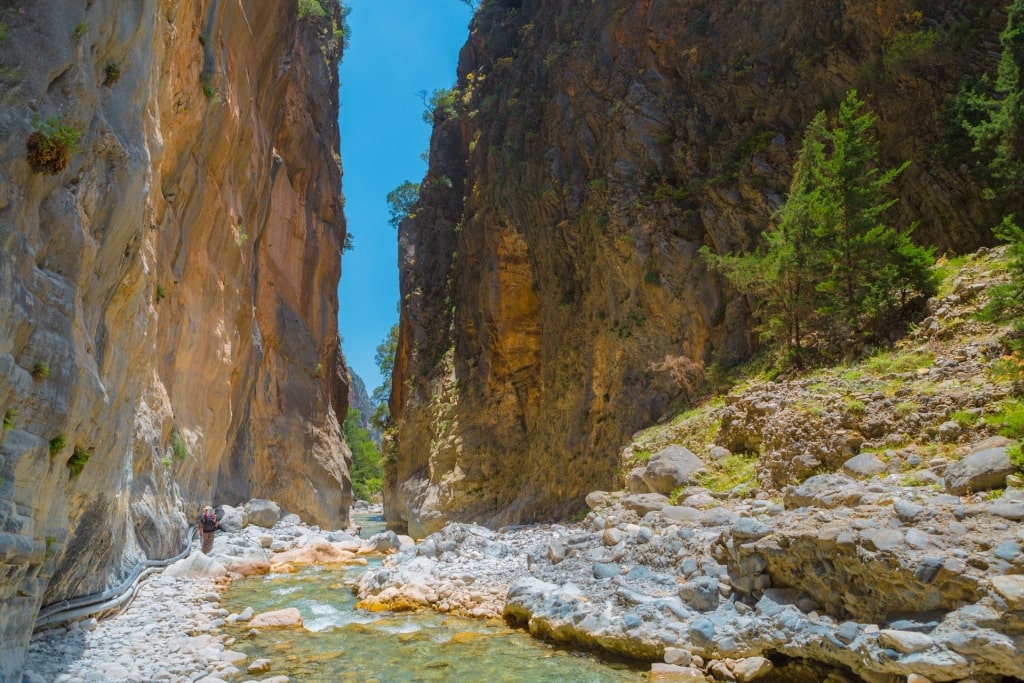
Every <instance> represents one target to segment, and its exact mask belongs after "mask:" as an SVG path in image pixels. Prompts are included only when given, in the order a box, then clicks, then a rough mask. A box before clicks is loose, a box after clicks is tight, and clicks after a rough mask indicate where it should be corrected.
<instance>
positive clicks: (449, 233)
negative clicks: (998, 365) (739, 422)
mask: <svg viewBox="0 0 1024 683" xmlns="http://www.w3.org/2000/svg"><path fill="white" fill-rule="evenodd" d="M1004 4H1005V3H1003V2H1002V1H999V2H996V1H993V0H985V1H983V2H967V1H966V0H964V1H959V2H935V1H930V0H916V1H914V2H911V1H910V0H897V1H896V2H877V1H874V0H842V1H840V0H829V1H826V2H813V3H808V2H804V1H802V0H782V1H781V2H766V1H764V0H729V1H727V2H722V1H720V0H714V1H712V0H609V1H607V2H592V1H591V0H484V2H482V3H481V5H480V7H479V9H478V10H477V13H476V16H475V18H474V20H473V22H472V25H471V27H470V28H471V31H470V37H469V41H468V42H467V44H466V46H465V48H464V49H463V51H462V54H461V57H460V67H459V73H458V81H457V84H456V87H455V88H454V89H453V91H452V92H451V93H449V94H447V96H445V97H441V98H439V103H440V105H441V106H439V107H438V108H437V109H436V110H435V112H434V124H435V125H434V132H433V139H432V142H431V148H430V166H429V170H428V172H427V175H426V177H425V178H424V180H423V183H422V186H421V190H420V199H419V202H418V204H417V205H416V206H415V207H414V209H413V211H412V212H411V215H410V217H408V218H406V219H405V220H404V221H403V222H402V223H401V225H400V228H399V252H400V253H399V260H400V269H401V293H402V302H401V311H400V317H401V333H400V338H399V344H398V350H397V354H396V362H395V370H394V378H393V393H392V396H391V414H392V415H393V416H394V420H395V424H394V427H393V435H392V437H391V439H390V440H389V441H388V442H387V444H386V446H387V451H388V454H387V462H388V470H387V476H386V483H385V486H386V501H387V514H388V521H389V524H390V525H391V526H392V527H393V528H398V529H408V530H409V532H411V533H412V534H413V535H417V536H418V535H422V534H425V533H428V532H430V531H433V530H435V529H437V528H438V527H439V526H440V525H441V524H442V523H443V522H444V521H445V520H461V521H468V520H472V521H478V522H483V523H486V524H490V525H500V524H508V523H515V522H528V521H533V520H545V519H553V518H557V517H559V516H563V515H568V514H572V513H574V512H576V511H579V510H580V509H582V507H583V496H584V495H585V494H586V493H588V492H589V491H592V490H596V489H607V488H608V487H611V486H613V485H615V483H616V480H617V477H618V474H617V472H616V471H615V468H616V465H617V463H618V451H619V450H620V448H621V447H622V446H623V444H624V442H625V441H626V440H627V439H628V437H629V435H630V434H631V433H632V432H633V431H635V430H636V429H638V428H640V427H641V426H646V425H649V424H652V423H653V422H655V421H656V420H658V419H659V418H660V417H662V416H665V415H666V414H669V413H671V412H673V411H676V410H678V409H680V408H682V407H685V405H686V404H687V402H688V401H689V400H690V399H692V397H693V396H692V394H693V390H694V383H695V381H696V379H697V378H699V376H700V374H701V372H702V371H703V372H707V373H713V372H717V371H719V370H721V369H724V368H728V367H729V366H731V365H733V364H735V363H736V362H738V361H739V360H741V359H744V358H745V357H748V356H749V354H750V353H751V351H752V349H754V347H755V345H756V338H755V335H754V333H753V332H752V331H751V321H750V316H749V311H748V308H747V306H746V303H745V301H744V300H743V299H742V298H741V297H739V296H737V294H736V293H735V292H734V291H730V289H729V288H728V287H726V286H725V284H724V282H723V280H722V279H721V277H720V276H719V275H717V274H716V273H713V272H709V270H708V268H707V267H706V265H705V264H704V263H703V262H702V260H701V258H700V257H699V254H698V249H699V248H700V247H701V246H702V245H708V246H709V247H710V248H711V249H713V250H714V251H716V252H720V253H721V252H728V251H734V250H737V249H742V248H749V247H751V246H752V245H754V244H756V241H757V238H758V235H759V233H760V232H761V231H763V230H764V229H765V228H766V227H767V226H768V225H769V224H770V221H771V218H772V216H773V214H774V213H775V212H776V210H777V209H778V208H779V207H780V206H781V205H782V203H783V202H784V199H785V196H786V193H787V192H788V188H789V183H790V180H791V175H792V167H793V163H794V161H795V158H796V156H797V154H798V153H799V149H800V144H801V138H802V135H803V130H804V128H805V126H806V124H807V123H808V121H809V120H810V119H811V117H812V116H813V115H814V114H815V112H817V111H819V110H823V109H824V110H827V111H834V110H835V108H836V106H837V104H838V102H840V101H841V100H842V99H843V98H844V96H845V95H846V93H847V92H848V91H849V90H851V89H856V90H857V91H858V93H859V95H860V97H861V98H862V99H865V100H866V101H867V103H868V106H869V107H870V108H871V110H873V111H874V112H875V113H876V114H877V115H878V124H877V131H876V132H877V135H878V138H879V140H880V145H881V146H880V152H881V157H882V160H883V163H885V164H886V165H887V166H894V165H897V164H899V163H901V162H902V161H904V160H909V161H910V162H911V164H910V166H909V168H907V170H906V171H905V172H904V173H903V174H902V176H901V177H900V179H899V182H898V183H897V187H896V188H895V192H896V195H897V198H898V200H899V201H898V203H897V204H896V206H895V207H894V208H893V209H892V211H891V220H892V223H894V224H896V225H899V226H905V227H908V228H909V227H910V226H915V227H914V228H913V229H914V233H913V235H914V237H915V239H917V240H918V241H919V242H925V243H930V244H933V245H935V246H936V247H937V248H938V250H939V252H940V253H941V252H944V251H950V252H956V251H961V250H966V249H970V248H973V247H976V246H978V245H980V244H984V243H986V242H987V241H990V240H991V236H990V235H989V234H988V232H987V231H988V226H990V225H992V224H993V222H994V220H995V211H994V210H993V209H992V208H991V207H989V206H988V205H987V204H986V202H985V201H984V200H983V198H982V197H983V192H982V188H981V187H980V186H979V184H978V181H977V180H976V178H975V176H974V174H973V173H972V169H971V164H972V163H974V162H973V161H972V159H971V154H970V141H969V140H967V139H966V136H965V135H964V134H963V132H962V130H960V131H959V132H958V130H957V129H956V127H955V126H954V125H952V123H951V121H952V119H953V118H955V116H954V115H955V111H954V108H953V106H952V101H953V100H952V98H953V96H955V94H956V93H957V92H958V91H959V89H960V87H961V84H963V83H965V82H968V81H969V80H970V79H972V78H976V77H978V76H980V75H981V74H983V73H993V72H994V68H995V64H996V62H997V60H998V57H999V53H1000V46H999V42H998V35H999V32H1000V30H1001V29H1002V27H1003V26H1004V24H1005V21H1006V17H1005V13H1004V12H1003V6H1004Z"/></svg>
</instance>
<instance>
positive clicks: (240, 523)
mask: <svg viewBox="0 0 1024 683" xmlns="http://www.w3.org/2000/svg"><path fill="white" fill-rule="evenodd" d="M217 520H218V521H219V522H220V530H221V531H227V532H229V533H238V532H239V531H241V530H242V529H244V528H245V527H247V526H248V525H249V515H248V514H246V512H245V509H244V508H233V507H231V506H230V505H218V506H217Z"/></svg>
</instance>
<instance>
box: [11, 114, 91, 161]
mask: <svg viewBox="0 0 1024 683" xmlns="http://www.w3.org/2000/svg"><path fill="white" fill-rule="evenodd" d="M80 135H81V134H80V133H79V132H78V131H77V130H76V129H75V128H74V127H73V126H69V125H66V124H63V123H61V122H60V121H59V120H58V119H57V118H56V117H52V116H51V117H50V118H48V119H46V120H45V121H43V122H41V123H36V125H35V130H34V131H33V132H32V134H31V135H29V136H28V140H26V142H25V146H26V148H27V150H28V154H27V157H26V158H27V159H28V165H29V166H31V167H32V170H33V171H35V172H36V173H42V174H43V175H57V174H58V173H60V172H61V171H63V170H64V169H65V168H67V167H68V162H69V161H71V155H72V154H74V153H75V152H81V151H82V148H81V147H79V145H78V139H79V137H80Z"/></svg>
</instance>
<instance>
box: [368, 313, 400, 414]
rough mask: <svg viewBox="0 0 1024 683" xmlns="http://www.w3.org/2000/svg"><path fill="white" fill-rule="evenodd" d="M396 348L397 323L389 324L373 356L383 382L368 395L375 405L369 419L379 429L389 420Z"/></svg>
mask: <svg viewBox="0 0 1024 683" xmlns="http://www.w3.org/2000/svg"><path fill="white" fill-rule="evenodd" d="M397 350H398V325H397V324H396V325H392V326H391V329H390V330H389V331H388V336H387V337H386V338H385V339H384V341H382V342H381V343H380V344H378V345H377V354H376V355H375V356H374V361H375V362H376V363H377V368H378V369H379V370H380V376H381V379H382V380H383V384H381V385H380V386H379V387H377V388H376V389H374V390H373V395H372V396H370V402H371V403H373V405H374V406H375V409H374V411H373V417H372V418H371V420H372V421H373V425H374V426H375V427H376V428H377V429H379V430H381V431H384V430H385V429H387V427H388V423H389V422H390V421H391V414H390V411H389V409H388V399H389V398H390V397H391V373H392V371H393V370H394V369H395V353H396V352H397Z"/></svg>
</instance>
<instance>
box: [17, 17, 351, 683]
mask: <svg viewBox="0 0 1024 683" xmlns="http://www.w3.org/2000/svg"><path fill="white" fill-rule="evenodd" d="M323 4H324V6H325V7H333V10H334V16H330V15H328V16H325V17H317V16H309V17H306V18H303V19H301V20H300V19H299V17H298V13H297V9H296V4H295V2H259V1H256V0H241V1H237V2H224V1H222V0H186V1H182V2H171V1H170V0H138V1H137V0H131V1H127V2H126V1H123V0H89V1H88V2H84V3H65V2H57V1H56V0H42V1H41V2H33V3H12V2H2V3H0V22H2V26H3V30H2V31H0V81H2V88H0V99H2V101H0V160H2V161H0V413H3V414H4V415H5V418H6V419H5V423H4V429H3V433H2V437H0V643H2V647H0V672H2V675H0V678H2V679H4V680H20V676H18V667H19V666H20V661H21V657H22V654H23V651H24V647H25V645H26V644H27V642H28V637H29V634H30V631H31V627H32V623H33V620H34V619H35V614H36V613H37V611H38V609H39V607H40V605H43V604H48V603H52V602H54V601H57V600H60V599H64V598H68V597H75V596H78V595H83V594H88V593H93V592H98V591H101V590H103V589H105V588H107V587H109V586H111V585H113V584H115V583H117V582H118V581H119V580H120V579H121V578H123V576H124V574H125V573H126V571H127V570H128V568H130V567H131V566H133V565H134V564H135V562H136V561H137V560H139V559H144V558H146V557H149V558H162V557H167V556H170V555H173V554H175V553H176V552H178V550H180V549H181V547H182V544H183V540H184V538H185V534H186V531H187V527H188V525H189V524H190V523H191V522H192V521H193V519H194V516H195V515H196V514H197V511H198V509H199V506H201V505H202V504H204V503H207V502H213V503H228V504H239V503H240V502H243V501H245V500H247V499H248V498H251V497H266V498H273V499H275V500H277V501H279V502H280V503H281V505H282V506H283V507H285V508H286V509H288V510H291V511H294V512H296V513H298V514H300V515H301V516H302V517H303V518H304V519H306V520H308V521H310V522H314V523H320V524H324V525H334V526H338V525H343V524H345V523H346V522H347V518H348V507H349V504H350V501H351V494H350V488H349V484H348V472H347V458H348V457H349V455H348V451H347V448H346V446H345V445H344V443H343V440H342V436H341V429H340V422H341V420H342V418H343V416H344V411H345V409H346V400H347V386H346V379H345V378H346V377H347V374H346V372H347V371H346V368H345V364H344V359H343V357H342V355H341V349H340V346H339V339H338V333H337V308H338V302H337V294H336V287H337V282H338V278H339V276H340V261H341V258H340V256H341V245H342V243H343V239H344V235H345V227H344V219H343V216H342V197H341V168H340V160H339V157H338V149H339V140H338V137H339V136H338V130H337V108H338V92H337V89H338V82H337V68H336V67H337V61H338V59H339V56H340V51H341V45H340V39H341V36H340V34H339V33H335V31H334V29H335V28H337V27H338V26H339V24H340V22H341V21H342V18H341V15H340V8H338V7H337V5H335V4H333V3H327V2H325V3H323ZM61 126H66V127H67V128H63V131H64V132H68V131H70V130H71V129H73V130H74V131H77V132H78V133H79V134H80V141H79V147H80V151H79V152H77V153H75V154H73V155H71V157H70V160H69V163H68V165H67V167H66V168H65V169H64V170H59V171H58V169H56V168H51V169H48V170H49V171H51V173H47V172H37V171H36V170H35V169H34V168H33V167H32V166H30V164H29V162H28V160H27V158H28V156H30V155H29V154H27V142H26V141H27V140H28V139H29V138H30V136H31V135H32V133H33V129H34V128H35V129H42V131H43V133H48V134H51V135H53V134H54V133H56V132H59V131H60V130H61ZM52 171H58V172H56V173H52Z"/></svg>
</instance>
